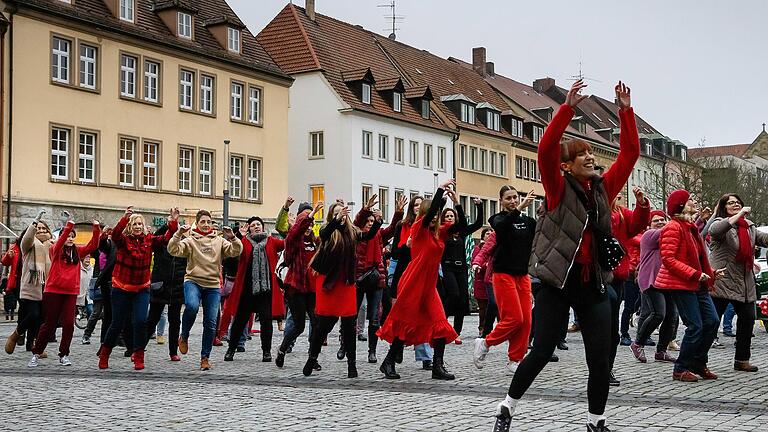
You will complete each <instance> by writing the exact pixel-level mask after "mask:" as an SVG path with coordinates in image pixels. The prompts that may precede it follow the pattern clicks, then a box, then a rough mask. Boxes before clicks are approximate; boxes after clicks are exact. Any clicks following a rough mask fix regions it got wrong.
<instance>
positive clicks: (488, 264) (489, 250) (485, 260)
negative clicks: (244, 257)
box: [472, 231, 496, 298]
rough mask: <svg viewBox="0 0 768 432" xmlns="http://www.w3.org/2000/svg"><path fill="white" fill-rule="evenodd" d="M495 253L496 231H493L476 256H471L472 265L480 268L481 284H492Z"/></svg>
mask: <svg viewBox="0 0 768 432" xmlns="http://www.w3.org/2000/svg"><path fill="white" fill-rule="evenodd" d="M495 252H496V231H493V232H492V233H491V235H489V236H488V239H487V240H486V241H485V243H483V244H482V248H481V249H480V250H479V251H478V252H477V255H474V252H473V255H472V265H475V264H477V265H479V266H480V267H481V270H480V273H482V274H483V278H484V279H483V282H485V283H486V284H489V283H491V282H493V254H494V253H495ZM480 273H479V274H480ZM479 274H478V275H479ZM477 277H479V276H477ZM486 297H487V295H486ZM475 298H477V297H475ZM481 298H482V297H481Z"/></svg>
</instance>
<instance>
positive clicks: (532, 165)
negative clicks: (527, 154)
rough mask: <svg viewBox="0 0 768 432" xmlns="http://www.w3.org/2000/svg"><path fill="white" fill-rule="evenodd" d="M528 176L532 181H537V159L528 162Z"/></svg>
mask: <svg viewBox="0 0 768 432" xmlns="http://www.w3.org/2000/svg"><path fill="white" fill-rule="evenodd" d="M528 178H530V179H531V181H536V161H534V160H531V161H530V162H528Z"/></svg>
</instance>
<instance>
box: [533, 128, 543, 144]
mask: <svg viewBox="0 0 768 432" xmlns="http://www.w3.org/2000/svg"><path fill="white" fill-rule="evenodd" d="M542 135H544V128H543V127H541V126H536V125H534V126H533V142H539V140H541V136H542Z"/></svg>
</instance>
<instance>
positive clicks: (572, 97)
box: [565, 79, 587, 108]
mask: <svg viewBox="0 0 768 432" xmlns="http://www.w3.org/2000/svg"><path fill="white" fill-rule="evenodd" d="M586 86H587V85H586V84H585V83H584V80H583V79H580V80H578V81H576V82H575V83H573V85H572V86H571V89H570V90H569V91H568V95H567V96H566V97H565V103H566V104H568V106H569V107H571V108H575V107H576V105H578V104H579V103H581V101H583V100H584V99H586V97H587V96H586V95H582V94H581V89H583V88H585V87H586Z"/></svg>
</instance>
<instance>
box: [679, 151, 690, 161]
mask: <svg viewBox="0 0 768 432" xmlns="http://www.w3.org/2000/svg"><path fill="white" fill-rule="evenodd" d="M680 159H682V160H683V162H685V161H687V160H688V151H687V150H686V149H685V147H680Z"/></svg>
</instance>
